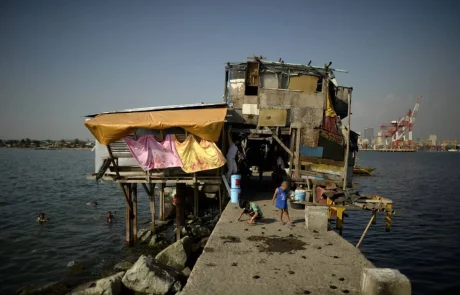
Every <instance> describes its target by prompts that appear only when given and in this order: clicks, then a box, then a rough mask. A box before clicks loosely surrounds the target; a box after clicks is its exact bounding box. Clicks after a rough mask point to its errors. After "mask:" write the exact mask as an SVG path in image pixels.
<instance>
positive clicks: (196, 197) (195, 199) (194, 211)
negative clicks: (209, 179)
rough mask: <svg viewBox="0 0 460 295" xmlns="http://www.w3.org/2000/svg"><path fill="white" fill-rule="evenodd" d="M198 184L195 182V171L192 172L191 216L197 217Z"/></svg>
mask: <svg viewBox="0 0 460 295" xmlns="http://www.w3.org/2000/svg"><path fill="white" fill-rule="evenodd" d="M198 212H199V211H198V184H197V183H196V173H193V216H194V217H195V218H197V217H198Z"/></svg>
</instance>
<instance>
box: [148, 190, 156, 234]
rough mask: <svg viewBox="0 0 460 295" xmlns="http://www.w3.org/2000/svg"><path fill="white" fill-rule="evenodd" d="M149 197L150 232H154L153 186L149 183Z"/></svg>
mask: <svg viewBox="0 0 460 295" xmlns="http://www.w3.org/2000/svg"><path fill="white" fill-rule="evenodd" d="M149 185H150V188H149V191H150V195H149V200H150V215H151V217H152V226H151V227H152V232H155V184H154V183H150V184H149Z"/></svg>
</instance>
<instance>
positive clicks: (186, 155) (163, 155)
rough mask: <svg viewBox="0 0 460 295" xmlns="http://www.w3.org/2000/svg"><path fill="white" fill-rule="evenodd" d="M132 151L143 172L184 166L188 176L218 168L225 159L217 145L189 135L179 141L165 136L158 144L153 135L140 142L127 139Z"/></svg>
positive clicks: (146, 136)
mask: <svg viewBox="0 0 460 295" xmlns="http://www.w3.org/2000/svg"><path fill="white" fill-rule="evenodd" d="M125 142H126V144H127V145H128V148H129V151H130V152H131V154H132V156H133V158H134V159H135V160H136V161H137V162H138V163H139V166H141V168H142V169H143V170H144V171H149V170H151V169H164V168H174V167H181V168H182V170H183V171H184V172H186V173H193V172H199V171H205V170H212V169H217V168H220V167H222V166H223V165H225V163H226V160H225V157H224V156H223V154H222V152H221V151H220V150H219V148H218V147H217V146H216V144H215V143H214V142H211V141H207V140H205V139H201V141H200V142H198V140H197V139H196V138H195V136H193V135H192V134H189V135H188V136H187V138H186V139H185V140H184V141H183V142H180V141H178V140H177V138H176V136H175V135H173V134H168V135H166V137H165V139H164V141H162V142H158V141H157V140H156V138H155V137H154V136H153V135H143V136H140V137H139V138H137V139H134V138H131V137H125Z"/></svg>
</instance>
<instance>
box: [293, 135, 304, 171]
mask: <svg viewBox="0 0 460 295" xmlns="http://www.w3.org/2000/svg"><path fill="white" fill-rule="evenodd" d="M301 130H302V129H300V128H297V129H296V136H295V157H294V162H295V163H294V165H295V176H296V178H300V173H299V172H300V137H301V133H300V131H301Z"/></svg>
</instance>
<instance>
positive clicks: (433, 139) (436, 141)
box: [428, 134, 438, 145]
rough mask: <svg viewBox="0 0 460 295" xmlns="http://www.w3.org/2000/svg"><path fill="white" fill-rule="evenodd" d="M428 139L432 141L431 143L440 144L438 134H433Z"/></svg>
mask: <svg viewBox="0 0 460 295" xmlns="http://www.w3.org/2000/svg"><path fill="white" fill-rule="evenodd" d="M428 140H429V141H431V145H438V137H437V136H436V134H431V135H430V136H428Z"/></svg>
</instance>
